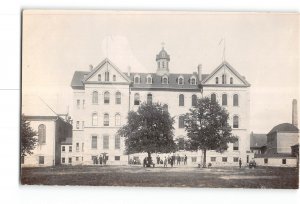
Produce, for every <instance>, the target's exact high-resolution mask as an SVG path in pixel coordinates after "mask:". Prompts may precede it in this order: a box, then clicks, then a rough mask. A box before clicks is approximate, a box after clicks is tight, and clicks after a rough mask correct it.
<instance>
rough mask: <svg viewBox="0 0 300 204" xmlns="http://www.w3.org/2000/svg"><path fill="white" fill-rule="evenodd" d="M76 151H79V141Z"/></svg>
mask: <svg viewBox="0 0 300 204" xmlns="http://www.w3.org/2000/svg"><path fill="white" fill-rule="evenodd" d="M76 151H77V152H78V151H79V143H78V142H77V143H76Z"/></svg>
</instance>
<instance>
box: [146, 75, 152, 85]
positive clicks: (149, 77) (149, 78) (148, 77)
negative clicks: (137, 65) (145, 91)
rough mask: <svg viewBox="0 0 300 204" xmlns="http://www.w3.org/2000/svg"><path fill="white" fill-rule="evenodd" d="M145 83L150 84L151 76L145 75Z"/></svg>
mask: <svg viewBox="0 0 300 204" xmlns="http://www.w3.org/2000/svg"><path fill="white" fill-rule="evenodd" d="M147 84H152V77H151V76H147Z"/></svg>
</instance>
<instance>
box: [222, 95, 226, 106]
mask: <svg viewBox="0 0 300 204" xmlns="http://www.w3.org/2000/svg"><path fill="white" fill-rule="evenodd" d="M222 105H223V106H227V94H222Z"/></svg>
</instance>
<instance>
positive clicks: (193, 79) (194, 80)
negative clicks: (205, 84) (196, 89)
mask: <svg viewBox="0 0 300 204" xmlns="http://www.w3.org/2000/svg"><path fill="white" fill-rule="evenodd" d="M191 85H196V79H195V77H193V78H191Z"/></svg>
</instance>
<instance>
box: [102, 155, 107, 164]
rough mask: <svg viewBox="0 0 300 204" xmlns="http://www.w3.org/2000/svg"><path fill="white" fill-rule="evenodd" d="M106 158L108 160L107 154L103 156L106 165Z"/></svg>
mask: <svg viewBox="0 0 300 204" xmlns="http://www.w3.org/2000/svg"><path fill="white" fill-rule="evenodd" d="M106 160H107V157H106V155H104V156H103V164H104V165H106Z"/></svg>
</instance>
